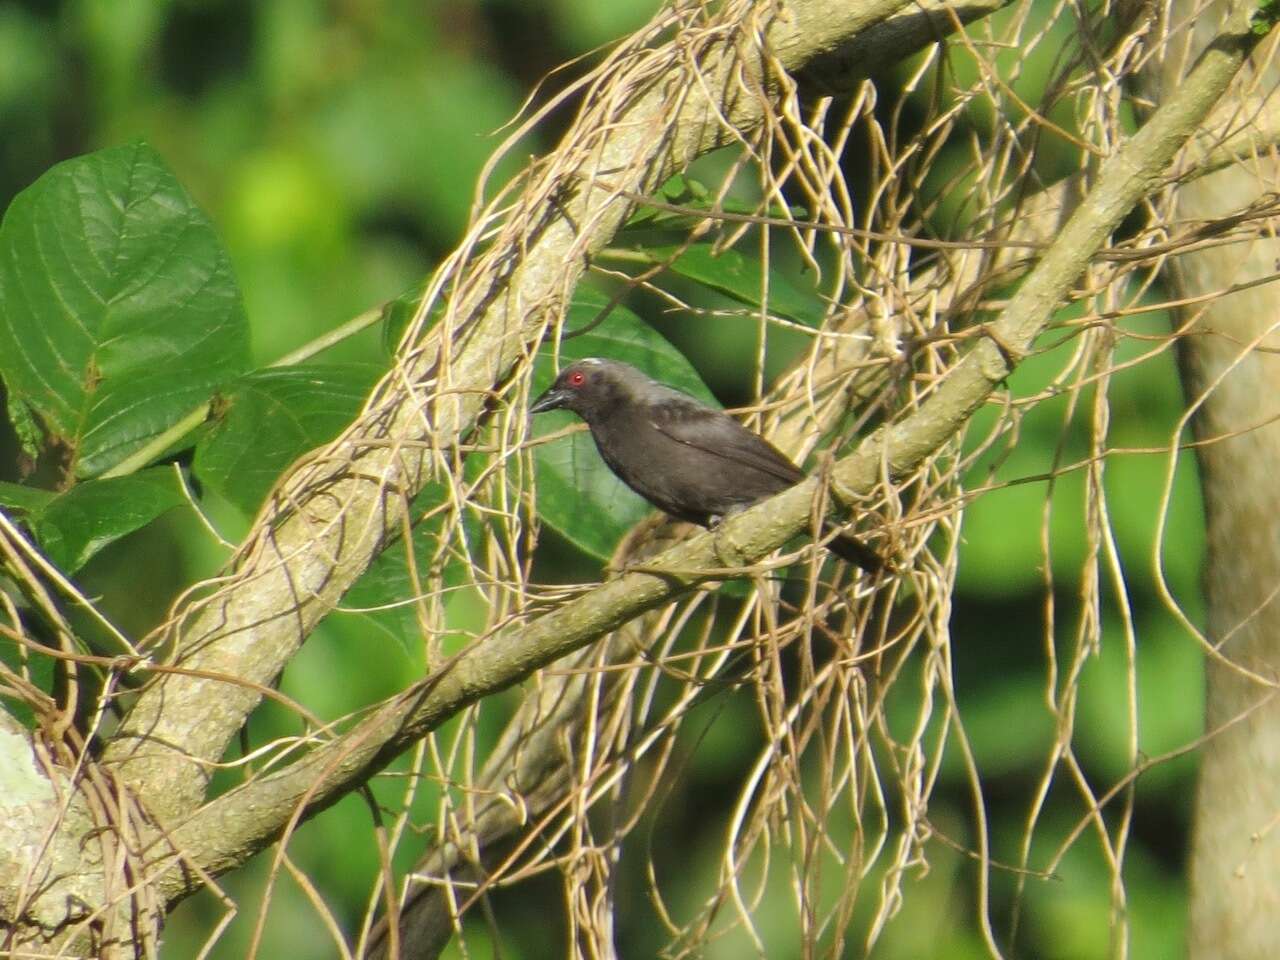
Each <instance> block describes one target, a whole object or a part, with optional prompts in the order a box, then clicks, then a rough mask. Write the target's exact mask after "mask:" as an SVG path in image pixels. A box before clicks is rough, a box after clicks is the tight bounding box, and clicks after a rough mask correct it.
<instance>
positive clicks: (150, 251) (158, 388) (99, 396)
mask: <svg viewBox="0 0 1280 960" xmlns="http://www.w3.org/2000/svg"><path fill="white" fill-rule="evenodd" d="M248 356H249V341H248V329H247V324H246V321H245V316H244V308H243V305H242V304H241V301H240V294H239V291H238V289H237V287H236V284H235V280H234V279H233V277H232V274H231V264H230V261H229V259H228V257H227V255H226V252H225V251H224V250H223V249H222V246H221V244H220V243H219V241H218V237H217V235H216V234H215V233H214V230H213V227H212V226H211V224H210V223H209V221H208V219H207V218H206V217H205V216H204V214H203V213H202V212H201V211H200V209H199V208H198V207H197V206H196V205H195V203H194V202H193V201H192V199H191V198H190V197H189V196H188V195H187V193H186V191H185V190H183V189H182V187H181V185H180V184H179V183H178V182H177V180H176V179H174V177H173V175H172V174H171V173H170V172H169V170H168V168H167V167H166V166H165V165H164V162H163V161H162V160H161V159H160V157H159V155H158V154H157V153H156V152H155V151H154V150H152V149H151V148H150V147H149V146H147V145H146V144H143V143H135V144H131V145H129V146H124V147H116V148H112V149H109V150H102V151H99V152H98V153H94V154H90V155H88V156H85V157H78V158H76V159H74V160H69V161H67V162H65V163H61V164H58V165H57V166H55V167H53V168H52V169H51V170H49V171H48V172H47V173H45V174H44V176H42V177H41V178H40V179H39V180H37V181H36V182H35V183H34V184H33V185H32V186H30V187H28V188H27V189H26V190H24V191H23V192H22V193H20V194H19V195H18V196H17V197H16V198H15V199H14V201H13V203H12V205H11V206H10V207H9V209H8V211H7V212H6V213H5V217H4V221H3V224H0V377H3V379H4V382H5V385H6V386H7V388H8V391H9V403H10V405H11V407H12V408H13V409H11V411H10V419H12V420H13V422H14V424H15V426H16V427H18V429H19V432H20V435H22V436H23V439H24V442H26V443H27V444H28V445H31V444H34V443H36V442H37V438H36V437H35V436H33V430H32V428H31V424H32V422H33V421H34V423H35V424H36V425H38V427H39V432H40V436H39V438H38V442H39V445H40V446H41V447H43V448H45V449H52V448H56V449H58V450H59V452H60V454H61V455H62V456H65V457H66V458H67V462H68V464H69V472H70V473H71V474H73V475H74V476H75V477H82V478H83V477H93V476H96V475H98V474H100V473H102V472H103V471H104V470H107V469H109V468H110V467H111V466H113V465H114V464H116V463H119V462H120V461H121V460H122V459H124V458H125V457H127V456H128V455H129V454H130V453H131V452H133V451H134V450H136V449H137V448H138V447H140V446H141V445H142V444H144V443H146V442H147V440H149V439H150V438H152V437H154V436H155V435H156V434H158V433H160V432H162V431H163V430H165V429H166V428H167V427H169V426H171V425H172V424H174V423H175V422H177V421H178V420H179V419H181V418H182V416H183V415H184V414H186V413H188V412H189V411H191V410H192V409H194V408H196V407H198V406H199V405H200V404H201V403H204V402H205V401H207V400H208V399H209V397H210V396H211V395H212V394H213V392H214V391H215V390H216V389H217V388H218V387H219V386H221V385H222V384H224V383H226V382H227V381H228V380H230V379H231V378H232V377H234V376H235V375H236V374H238V373H240V372H241V371H243V370H244V369H245V367H246V366H247V364H248ZM30 452H35V451H30Z"/></svg>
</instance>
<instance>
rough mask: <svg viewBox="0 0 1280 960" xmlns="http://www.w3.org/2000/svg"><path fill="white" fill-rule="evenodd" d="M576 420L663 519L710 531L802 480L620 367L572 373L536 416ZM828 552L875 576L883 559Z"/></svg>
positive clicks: (720, 415)
mask: <svg viewBox="0 0 1280 960" xmlns="http://www.w3.org/2000/svg"><path fill="white" fill-rule="evenodd" d="M559 409H565V410H572V411H573V412H574V413H576V414H577V415H578V416H580V417H581V418H582V419H583V420H585V421H586V422H587V426H588V427H590V428H591V436H592V438H593V439H594V440H595V442H596V449H597V450H599V451H600V456H601V457H602V458H603V459H604V462H605V463H607V464H608V465H609V469H610V470H612V471H613V472H614V473H615V474H617V476H618V478H619V479H620V480H621V481H622V482H623V483H625V484H626V485H627V486H628V487H630V488H631V489H632V490H634V491H635V492H636V493H638V494H640V496H642V497H644V498H645V499H646V500H648V501H649V502H650V503H651V504H653V505H654V506H655V507H657V508H658V509H659V510H662V511H663V512H664V513H667V514H669V515H670V516H673V517H675V518H676V519H678V520H686V521H688V522H690V523H696V524H699V525H701V526H704V527H710V526H713V525H715V524H716V523H718V522H719V521H720V519H721V518H723V517H726V516H728V515H729V514H731V513H735V512H737V511H739V510H743V509H745V508H746V507H749V506H751V505H752V504H753V503H756V502H758V501H760V500H763V499H765V498H766V497H770V496H772V495H773V494H775V493H779V492H781V491H783V490H785V489H787V488H788V487H790V486H793V485H795V484H796V483H799V482H800V481H801V480H803V479H804V473H803V471H801V469H800V468H799V467H797V466H796V465H795V464H794V463H792V462H791V461H790V460H789V459H787V457H786V456H785V455H784V454H783V453H781V452H780V451H779V450H778V449H777V448H776V447H775V446H773V444H771V443H769V441H767V440H765V439H764V438H763V437H761V436H759V435H758V434H755V433H752V432H751V431H750V430H748V429H747V428H746V427H744V426H743V425H742V424H740V423H739V422H738V421H737V420H735V419H733V417H731V416H729V415H728V414H726V413H724V412H722V411H720V410H716V409H713V408H712V407H708V406H706V405H705V404H703V403H700V402H699V401H697V400H695V399H694V398H693V397H691V396H689V395H688V394H687V393H682V392H681V391H679V390H676V389H675V388H674V387H669V386H667V385H666V384H662V383H658V382H657V381H656V380H651V379H650V378H649V377H647V376H645V375H644V374H643V373H641V372H640V371H639V370H637V369H636V368H635V367H633V366H630V365H629V364H626V363H622V362H620V361H618V360H605V359H601V358H598V357H589V358H587V359H586V360H579V361H578V362H577V363H574V364H571V365H570V366H567V367H565V368H564V370H562V371H561V372H560V376H558V377H557V378H556V382H555V383H553V384H552V385H551V388H550V389H549V390H547V391H546V392H545V393H543V394H542V396H540V397H538V398H537V399H536V400H534V401H533V403H532V404H531V405H530V406H529V412H530V413H542V412H543V411H545V410H559ZM827 545H828V547H829V548H830V549H831V551H832V552H833V553H835V554H836V555H837V556H839V557H841V558H843V559H845V560H848V561H849V562H850V563H855V564H857V565H858V566H860V567H862V568H863V569H865V570H868V571H872V572H874V571H876V570H879V569H880V567H881V566H883V561H882V560H881V558H880V556H879V555H878V554H877V553H876V552H875V551H874V550H872V549H871V548H870V547H868V546H867V545H866V544H864V543H863V542H862V541H861V540H858V539H856V538H854V537H851V536H849V535H847V534H841V535H840V536H838V537H835V538H834V539H833V540H831V541H830V542H829V543H828V544H827Z"/></svg>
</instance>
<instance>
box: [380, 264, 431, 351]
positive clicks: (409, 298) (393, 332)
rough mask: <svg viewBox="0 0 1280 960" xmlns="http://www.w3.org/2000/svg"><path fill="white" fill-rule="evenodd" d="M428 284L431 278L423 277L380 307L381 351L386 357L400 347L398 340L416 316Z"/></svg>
mask: <svg viewBox="0 0 1280 960" xmlns="http://www.w3.org/2000/svg"><path fill="white" fill-rule="evenodd" d="M430 282H431V278H430V277H425V278H424V279H422V280H419V281H418V282H417V283H415V284H414V285H413V286H411V287H410V288H409V289H408V290H406V291H405V292H404V293H402V294H400V296H398V297H396V298H395V299H394V300H388V301H387V302H386V303H384V304H383V305H382V349H383V351H384V352H385V353H386V354H387V355H388V356H391V355H393V354H394V353H395V352H396V347H398V346H399V345H400V338H401V337H403V336H404V332H405V330H407V329H408V328H409V324H410V322H411V321H412V320H413V318H414V316H415V315H416V314H417V312H418V306H419V305H420V304H421V303H422V298H423V296H424V295H425V294H426V292H427V285H428V284H429V283H430Z"/></svg>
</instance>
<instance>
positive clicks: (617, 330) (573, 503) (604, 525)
mask: <svg viewBox="0 0 1280 960" xmlns="http://www.w3.org/2000/svg"><path fill="white" fill-rule="evenodd" d="M608 302H609V298H608V297H606V296H604V295H603V294H601V293H598V292H596V291H594V290H590V289H584V288H581V287H580V288H579V290H578V292H577V293H576V294H575V295H574V302H573V304H572V305H571V306H570V308H569V313H568V318H567V320H566V322H565V329H566V330H570V331H572V330H575V329H579V328H582V327H585V326H587V324H589V323H591V322H592V321H593V320H594V319H595V317H596V316H597V315H598V314H599V312H600V310H601V309H602V308H604V307H605V306H606V305H607V304H608ZM583 357H610V358H612V359H614V360H623V361H625V362H627V363H630V364H631V365H633V366H635V367H639V368H640V369H641V370H643V371H644V372H645V373H647V374H649V375H650V376H652V377H653V378H655V379H657V380H661V381H663V382H664V383H669V384H671V385H672V386H673V387H676V388H677V389H680V390H684V391H685V392H686V393H689V394H691V395H693V396H695V397H697V398H698V399H699V400H702V401H704V402H706V403H710V404H713V405H716V406H719V404H718V403H716V399H715V397H714V396H712V394H711V391H710V390H708V389H707V386H706V384H704V383H703V382H702V379H701V378H700V377H699V376H698V374H697V371H695V370H694V369H693V367H692V365H690V363H689V361H688V360H686V359H685V358H684V355H683V354H681V353H680V352H679V351H678V350H676V348H675V347H673V346H672V345H671V344H670V343H668V342H667V341H666V340H665V339H663V338H662V337H661V336H660V335H659V334H658V333H657V332H656V331H654V329H653V328H652V327H650V326H649V325H648V324H646V323H645V322H644V321H643V320H641V319H640V318H639V317H637V316H636V315H635V314H634V313H632V312H631V311H629V310H627V309H625V308H622V307H617V308H615V309H614V310H613V311H612V312H611V313H610V314H609V316H608V317H607V318H606V319H605V320H604V322H603V323H601V324H600V326H598V327H596V328H595V329H594V330H591V331H590V332H588V333H585V334H583V335H581V336H578V337H573V338H572V339H568V340H565V341H563V342H562V343H561V344H560V361H561V364H568V363H570V362H572V361H574V360H579V359H581V358H583ZM555 373H556V371H555V369H554V366H553V357H552V350H551V349H550V348H549V347H548V348H545V349H544V350H543V352H542V354H541V355H540V356H539V357H538V360H537V363H536V365H535V367H534V377H533V389H534V391H535V393H536V392H541V391H542V390H545V389H546V388H547V387H549V386H550V385H551V382H552V380H554V379H555ZM578 422H580V421H579V420H578V418H577V417H575V416H574V415H573V414H571V413H566V412H559V413H545V414H540V415H539V416H536V417H534V419H533V428H532V430H533V434H534V436H535V437H540V436H546V435H547V434H549V433H554V432H556V431H558V430H562V429H563V428H564V427H566V426H568V425H570V424H574V423H578ZM534 467H535V478H536V481H537V489H538V501H537V502H538V515H539V516H540V517H541V518H542V521H543V522H544V523H546V524H547V525H548V526H550V527H553V528H554V529H555V530H556V531H558V532H559V533H560V534H561V535H563V536H564V537H565V538H566V539H568V540H570V541H571V542H572V543H575V544H577V546H578V547H579V548H580V549H582V550H583V551H584V552H586V553H588V554H590V555H592V556H594V557H599V558H601V559H608V557H609V556H610V555H612V553H613V551H614V549H615V548H616V547H617V545H618V541H619V540H620V539H621V538H622V536H623V534H625V533H626V532H627V531H628V530H629V529H630V528H631V527H632V526H634V525H635V524H636V523H637V522H638V521H640V520H641V519H643V518H644V517H645V516H647V515H648V514H649V513H651V512H652V511H653V508H652V507H651V506H649V505H648V504H647V503H645V502H644V500H642V499H641V498H640V497H638V496H637V495H636V494H634V493H632V492H631V490H629V489H628V488H627V487H626V485H624V484H623V483H622V481H621V480H619V479H618V478H617V477H615V476H614V475H613V472H612V471H611V470H610V469H609V468H608V467H607V466H605V464H604V461H602V460H601V459H600V455H599V453H597V452H596V447H595V443H594V442H593V441H592V440H591V436H590V434H588V433H587V432H586V431H585V430H584V431H582V432H581V433H575V434H573V435H572V436H570V437H566V438H564V439H561V440H557V441H556V442H554V443H547V444H542V445H540V446H539V447H537V449H536V451H535V454H534Z"/></svg>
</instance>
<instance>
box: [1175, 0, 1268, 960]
mask: <svg viewBox="0 0 1280 960" xmlns="http://www.w3.org/2000/svg"><path fill="white" fill-rule="evenodd" d="M1193 7H1194V12H1193ZM1225 9H1226V8H1225V6H1224V5H1219V6H1218V7H1216V8H1213V9H1211V10H1210V11H1205V10H1204V9H1203V8H1201V7H1200V6H1198V5H1195V4H1190V3H1185V4H1179V5H1175V7H1174V11H1173V20H1174V21H1175V22H1178V21H1179V20H1180V18H1182V17H1186V16H1194V17H1198V18H1199V19H1198V21H1197V25H1196V28H1195V30H1194V31H1189V32H1188V33H1189V36H1187V37H1186V38H1185V41H1181V42H1179V41H1175V42H1173V43H1171V47H1170V49H1169V50H1168V51H1167V53H1166V55H1165V58H1164V64H1163V66H1162V67H1161V71H1160V72H1161V75H1160V77H1159V82H1160V85H1161V87H1162V88H1163V90H1164V91H1166V92H1167V91H1169V90H1171V89H1173V84H1175V83H1176V82H1177V80H1178V78H1179V77H1180V76H1181V74H1182V70H1183V65H1184V64H1185V63H1186V62H1187V59H1188V58H1189V56H1190V55H1191V54H1193V53H1194V52H1195V50H1196V48H1197V47H1199V46H1203V45H1204V44H1205V43H1207V42H1208V37H1209V36H1211V31H1212V29H1213V25H1214V24H1215V23H1216V22H1218V21H1219V20H1220V19H1221V17H1222V16H1223V15H1224V10H1225ZM1274 50H1275V44H1274V42H1268V43H1267V44H1265V45H1264V46H1262V47H1260V48H1259V50H1258V51H1257V53H1256V54H1255V56H1254V58H1253V60H1252V61H1251V63H1250V64H1249V66H1248V67H1247V68H1246V69H1245V70H1243V71H1241V74H1240V76H1239V77H1238V78H1237V81H1236V84H1235V85H1234V86H1233V89H1232V91H1231V95H1229V96H1228V97H1226V98H1224V101H1223V103H1222V104H1221V105H1220V107H1219V109H1218V111H1217V112H1216V114H1215V117H1214V118H1213V120H1212V121H1211V123H1210V124H1209V126H1208V129H1207V131H1206V134H1205V135H1204V139H1206V140H1208V139H1213V138H1225V137H1228V136H1230V135H1231V134H1232V133H1234V132H1235V131H1236V130H1239V129H1240V128H1241V127H1242V126H1248V127H1249V128H1251V129H1253V130H1255V131H1259V130H1260V131H1266V130H1275V129H1276V105H1275V103H1274V97H1270V96H1269V94H1270V92H1271V90H1272V88H1273V87H1274V86H1275V83H1276V81H1277V80H1278V79H1280V72H1278V71H1277V70H1276V68H1275V66H1274V64H1273V63H1272V62H1271V58H1272V56H1273V54H1274ZM1278 185H1280V164H1278V163H1277V160H1276V158H1275V157H1274V151H1271V152H1270V153H1268V152H1266V151H1263V152H1262V153H1260V154H1255V155H1254V156H1253V157H1251V158H1249V159H1247V160H1245V161H1244V162H1241V163H1237V164H1236V165H1234V166H1232V167H1229V168H1227V169H1223V170H1220V171H1218V172H1216V173H1213V174H1210V175H1209V176H1205V177H1202V178H1199V179H1197V180H1195V181H1193V182H1190V183H1187V184H1184V185H1183V186H1181V187H1180V188H1179V189H1178V190H1177V194H1176V198H1175V211H1176V216H1177V217H1178V218H1188V219H1192V220H1211V219H1216V218H1220V217H1225V216H1229V215H1230V214H1233V213H1236V212H1238V211H1240V210H1243V209H1245V208H1247V207H1249V206H1250V205H1251V204H1254V203H1256V202H1257V201H1258V200H1260V199H1261V198H1262V197H1263V196H1264V195H1265V194H1266V193H1268V192H1274V191H1275V190H1276V189H1277V186H1278ZM1278 257H1280V241H1277V240H1256V241H1253V242H1251V243H1249V244H1248V245H1247V246H1245V247H1242V246H1240V245H1231V246H1226V247H1218V248H1214V249H1208V250H1203V251H1199V252H1195V253H1191V254H1187V255H1183V256H1180V257H1178V258H1177V261H1176V263H1175V264H1174V268H1173V271H1172V279H1173V282H1174V285H1175V287H1176V294H1177V295H1178V296H1182V297H1193V296H1198V295H1203V294H1208V293H1211V292H1212V291H1215V290H1221V289H1224V288H1226V287H1228V286H1230V285H1232V284H1237V283H1245V282H1248V281H1251V280H1257V279H1259V278H1263V277H1268V276H1273V275H1274V274H1275V272H1276V264H1277V258H1278ZM1183 319H1184V320H1185V321H1187V322H1190V323H1191V324H1192V327H1191V328H1190V335H1189V336H1187V337H1185V338H1184V339H1183V341H1182V348H1181V351H1180V363H1181V369H1182V373H1183V380H1184V384H1185V386H1186V390H1187V397H1188V401H1189V403H1191V404H1192V405H1193V409H1195V405H1198V409H1196V412H1195V416H1194V419H1193V421H1192V422H1193V426H1194V432H1195V436H1196V438H1197V440H1198V441H1199V442H1200V445H1199V446H1197V448H1196V456H1197V458H1198V461H1199V466H1200V475H1201V483H1202V486H1203V491H1204V509H1205V521H1206V532H1207V555H1206V558H1205V567H1204V590H1205V602H1206V605H1207V607H1206V609H1207V616H1206V625H1205V626H1206V634H1207V637H1206V639H1207V640H1208V643H1209V644H1210V648H1209V649H1208V651H1207V653H1208V656H1207V658H1206V709H1205V729H1206V732H1207V734H1208V739H1207V741H1206V743H1205V745H1204V747H1203V750H1202V767H1201V771H1200V780H1199V784H1198V787H1197V790H1196V796H1195V810H1194V824H1193V836H1192V846H1191V866H1190V876H1191V901H1190V912H1189V936H1188V939H1189V953H1190V956H1191V957H1192V960H1210V958H1212V960H1264V958H1271V957H1274V956H1276V951H1277V944H1280V830H1278V829H1276V828H1277V827H1278V826H1280V698H1277V697H1276V692H1277V688H1276V681H1277V678H1278V677H1280V599H1278V596H1280V520H1278V519H1277V518H1280V483H1277V480H1276V478H1277V477H1278V476H1280V421H1278V419H1277V418H1280V333H1278V332H1277V330H1278V329H1280V327H1278V324H1280V288H1278V287H1277V286H1276V285H1275V284H1266V285H1261V286H1257V287H1253V288H1251V289H1248V290H1243V291H1239V292H1236V293H1232V294H1230V295H1228V296H1223V297H1220V298H1217V299H1213V300H1211V301H1210V302H1209V303H1208V305H1207V306H1197V307H1196V308H1194V310H1192V311H1190V316H1184V318H1183Z"/></svg>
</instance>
